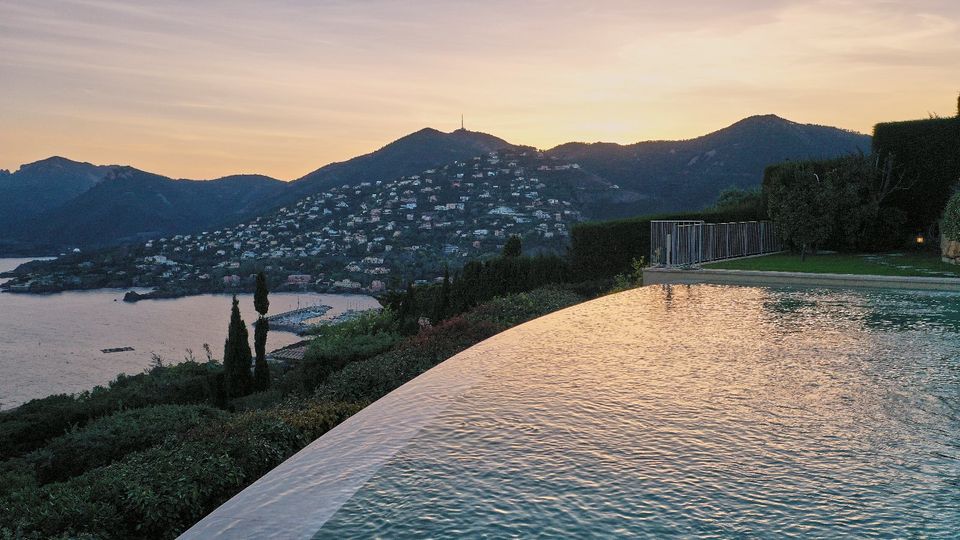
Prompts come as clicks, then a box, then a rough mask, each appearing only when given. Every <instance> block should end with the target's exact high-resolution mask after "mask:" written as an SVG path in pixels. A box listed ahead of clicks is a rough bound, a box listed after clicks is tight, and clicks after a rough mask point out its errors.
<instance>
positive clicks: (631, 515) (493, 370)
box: [215, 285, 960, 538]
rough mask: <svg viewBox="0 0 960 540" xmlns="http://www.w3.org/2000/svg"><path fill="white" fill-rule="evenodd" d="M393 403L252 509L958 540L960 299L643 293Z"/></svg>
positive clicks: (477, 523) (454, 371) (278, 478)
mask: <svg viewBox="0 0 960 540" xmlns="http://www.w3.org/2000/svg"><path fill="white" fill-rule="evenodd" d="M443 388H455V390H447V391H446V392H447V393H448V394H449V395H447V396H446V397H444V398H442V400H441V401H442V406H438V405H437V404H436V403H433V402H431V401H430V400H429V399H428V398H430V396H435V395H436V394H438V393H442V392H443V390H441V389H443ZM395 394H396V395H394V394H391V396H388V397H387V398H385V399H384V400H381V401H385V402H390V400H397V401H393V402H392V403H393V405H391V406H390V407H387V408H384V407H378V405H379V404H380V402H378V403H377V404H374V405H373V406H371V407H369V408H368V409H367V410H365V411H363V412H361V413H360V414H358V415H357V416H355V417H354V418H352V419H351V420H349V421H348V422H346V423H344V424H343V425H341V426H339V427H338V428H337V430H334V431H333V432H331V433H330V434H328V435H333V436H332V437H331V438H330V439H329V442H325V441H324V439H325V438H326V437H327V436H325V437H322V438H321V439H319V440H318V441H316V442H315V443H314V444H313V445H311V446H310V447H308V448H307V449H305V450H304V451H303V452H301V453H300V454H298V455H297V456H295V458H293V459H292V460H291V465H290V466H289V467H287V468H284V466H281V467H280V468H278V469H277V470H276V471H274V472H273V473H270V475H268V477H270V476H271V475H274V476H273V477H272V478H270V479H268V481H267V482H266V483H260V482H258V483H257V484H254V485H253V486H252V487H251V488H249V489H248V490H247V491H245V492H244V493H243V494H241V495H240V496H239V497H240V498H243V497H245V499H241V500H242V501H243V507H244V508H245V509H246V510H247V511H250V512H253V513H254V514H256V512H257V511H258V509H259V510H262V511H263V512H264V513H265V514H269V515H270V516H272V517H270V518H269V519H273V520H275V521H277V523H278V524H280V525H278V526H282V523H283V522H284V520H286V523H288V524H290V523H292V522H293V521H297V522H298V523H309V527H308V528H307V529H304V531H303V532H308V533H309V534H308V535H307V536H310V535H312V536H313V537H315V538H353V537H362V538H367V537H383V538H426V537H433V538H441V537H444V538H445V537H489V538H501V537H531V536H537V537H557V538H559V537H588V536H589V537H657V538H661V537H678V536H679V537H700V538H741V537H743V538H745V537H778V538H790V537H795V538H809V537H821V538H837V537H883V538H909V537H916V538H956V537H957V536H958V535H960V295H957V294H953V293H934V292H931V293H924V292H890V291H842V290H813V291H810V290H802V291H801V290H786V289H783V290H778V289H764V288H747V287H721V286H711V285H693V286H656V287H645V288H642V289H637V290H633V291H628V292H624V293H621V294H617V295H611V296H607V297H604V298H601V299H598V300H595V301H592V302H589V303H586V304H582V305H579V306H575V307H573V308H570V309H567V310H564V311H561V312H558V313H555V314H552V315H549V316H547V317H544V318H541V319H538V320H536V321H533V322H531V323H528V324H525V325H522V326H519V327H517V328H514V329H512V330H510V331H507V332H505V333H503V334H500V335H498V336H496V337H494V338H492V339H490V340H487V341H485V342H483V343H481V344H479V345H477V346H476V347H473V348H471V349H469V350H467V351H465V352H464V353H461V354H460V355H458V356H456V357H454V358H453V359H450V360H448V361H447V362H445V363H444V364H441V366H439V367H438V368H435V369H434V370H431V371H430V372H428V373H426V374H424V375H423V376H421V377H420V378H418V379H417V380H415V381H413V382H412V383H411V384H410V385H408V386H405V387H404V388H401V389H400V390H398V391H397V392H396V393H395ZM418 403H421V404H422V405H419V407H420V408H422V409H423V410H429V411H428V412H426V413H424V412H423V410H420V411H418V405H417V404H418ZM404 404H405V405H404ZM364 415H366V416H365V417H364ZM407 418H417V419H416V420H411V422H413V423H414V424H415V425H416V428H415V429H408V428H406V427H405V419H407ZM354 421H356V423H353V424H351V423H352V422H354ZM338 432H339V433H338ZM347 435H350V436H353V437H356V438H355V439H354V440H353V442H349V443H348V442H345V439H339V440H338V439H337V437H341V438H342V437H345V436H347ZM333 443H336V444H333ZM379 445H386V446H391V449H390V450H389V451H387V452H380V453H379V454H378V457H377V458H375V459H373V461H372V462H373V463H375V465H373V466H371V465H370V463H371V462H366V464H364V465H359V464H360V463H363V461H364V460H363V457H362V456H363V455H365V454H369V451H368V450H364V449H370V448H376V447H378V446H379ZM352 452H356V456H357V457H356V458H352V457H351V458H349V459H344V455H347V456H350V455H352V454H351V453H352ZM374 453H376V452H374ZM297 460H299V462H298V461H297ZM297 463H300V465H297ZM353 463H357V464H358V468H363V467H366V469H365V470H364V472H363V473H362V474H357V475H356V478H354V480H353V482H354V483H353V487H351V488H350V489H345V488H344V486H345V485H347V484H343V483H340V484H337V482H336V481H333V482H332V483H326V482H327V480H325V479H323V478H321V477H320V476H311V474H312V473H310V472H309V471H311V470H326V473H324V474H327V475H328V476H336V477H339V478H340V480H343V478H345V477H347V476H350V474H351V472H350V469H351V467H352V465H351V464H353ZM285 465H286V464H285ZM325 467H326V469H325ZM275 473H276V474H275ZM298 482H300V483H302V484H305V485H303V486H298V485H297V483H298ZM258 484H259V485H260V487H258ZM271 486H273V489H274V491H273V492H270V487H271ZM258 490H259V491H258ZM284 498H286V503H284ZM258 501H260V502H258ZM229 504H230V503H228V506H229ZM305 508H306V509H307V510H304V509H305ZM310 508H316V512H315V515H311V514H312V513H313V512H312V511H311V510H309V509H310ZM285 511H288V512H290V513H289V514H287V515H286V516H285V515H284V512H285ZM215 514H216V513H215ZM251 519H252V518H251ZM311 519H313V521H311Z"/></svg>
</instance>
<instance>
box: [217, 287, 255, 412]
mask: <svg viewBox="0 0 960 540" xmlns="http://www.w3.org/2000/svg"><path fill="white" fill-rule="evenodd" d="M252 360H253V358H252V355H251V354H250V341H249V334H248V332H247V325H246V323H244V322H243V319H242V318H241V317H240V302H239V301H237V296H236V295H234V296H233V307H232V308H231V309H230V326H229V327H228V329H227V340H226V342H225V343H224V345H223V374H224V381H223V382H224V389H225V393H226V395H227V397H228V398H234V397H239V396H243V395H246V394H247V393H249V391H250V364H251V363H252Z"/></svg>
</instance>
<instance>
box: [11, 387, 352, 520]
mask: <svg viewBox="0 0 960 540" xmlns="http://www.w3.org/2000/svg"><path fill="white" fill-rule="evenodd" d="M299 407H300V409H299V410H286V409H279V408H278V409H275V410H268V411H258V412H252V413H245V414H241V415H238V416H236V417H234V418H232V419H231V420H229V421H227V422H222V423H217V424H211V425H208V426H207V427H204V428H200V429H196V430H193V431H191V432H190V433H188V434H186V435H185V436H184V438H183V439H181V440H174V439H170V440H167V441H166V442H164V443H162V444H161V445H159V446H156V447H154V448H151V449H149V450H145V451H143V452H136V453H133V454H130V455H128V456H126V457H125V458H124V459H122V460H121V461H119V462H116V463H114V464H111V465H108V466H106V467H102V468H99V469H96V470H93V471H89V472H87V473H85V474H83V475H80V476H77V477H74V478H71V479H70V480H68V481H66V482H62V483H54V484H49V485H47V486H43V487H41V488H39V489H35V490H21V491H17V492H15V493H13V494H11V495H9V496H8V497H6V498H4V499H2V500H0V523H3V524H4V525H5V526H7V527H9V529H8V532H12V531H14V530H16V531H18V535H22V536H25V537H44V538H45V537H51V536H57V535H62V536H70V537H74V536H79V535H84V534H87V535H93V536H96V537H100V538H174V537H176V536H177V535H178V534H179V533H181V532H182V531H183V530H185V529H186V528H187V527H189V526H190V525H192V524H193V523H195V522H196V521H197V520H199V519H200V518H202V517H203V516H204V515H206V514H207V513H209V512H210V511H212V510H213V509H214V508H216V507H217V506H218V505H220V504H221V503H223V502H224V501H225V500H226V499H228V498H229V497H231V496H233V495H234V494H236V493H237V492H239V491H240V490H241V489H243V488H244V487H246V486H247V485H249V484H250V483H251V482H253V481H254V480H256V479H257V478H259V477H260V476H262V475H263V474H264V473H266V472H267V471H269V470H270V469H272V468H273V467H275V466H276V465H278V464H279V463H280V462H282V461H283V460H284V459H286V458H288V457H289V456H291V455H292V454H293V453H294V452H296V451H298V450H299V449H301V448H302V447H303V446H305V445H306V444H307V443H308V442H310V441H311V440H313V438H315V437H317V436H319V435H321V434H323V433H324V432H326V431H327V430H329V429H330V428H332V427H333V426H335V425H337V424H338V423H340V422H342V421H343V420H345V419H346V418H348V417H349V416H351V415H352V414H354V413H356V412H357V411H358V410H359V409H360V406H359V405H355V404H349V403H307V404H300V405H299Z"/></svg>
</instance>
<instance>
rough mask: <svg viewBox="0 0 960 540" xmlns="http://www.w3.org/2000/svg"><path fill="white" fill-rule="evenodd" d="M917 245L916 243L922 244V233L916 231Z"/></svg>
mask: <svg viewBox="0 0 960 540" xmlns="http://www.w3.org/2000/svg"><path fill="white" fill-rule="evenodd" d="M917 245H918V246H920V245H923V234H922V233H917Z"/></svg>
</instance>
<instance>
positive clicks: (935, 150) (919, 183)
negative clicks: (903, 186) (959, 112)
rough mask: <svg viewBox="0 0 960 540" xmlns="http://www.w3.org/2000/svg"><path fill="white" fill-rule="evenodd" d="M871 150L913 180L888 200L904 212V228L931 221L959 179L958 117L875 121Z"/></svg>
mask: <svg viewBox="0 0 960 540" xmlns="http://www.w3.org/2000/svg"><path fill="white" fill-rule="evenodd" d="M873 150H874V152H875V153H876V154H878V155H880V156H881V157H884V158H886V157H888V156H893V159H894V163H895V165H896V167H897V171H896V172H897V174H902V175H904V177H906V178H907V179H910V180H911V181H915V183H914V184H913V186H912V187H911V188H910V189H909V190H906V191H901V192H898V193H894V194H893V195H892V196H891V197H890V201H889V204H890V206H892V207H894V208H898V209H900V210H902V211H904V212H905V213H906V216H907V225H908V226H909V227H910V228H911V229H912V230H911V231H908V232H911V233H912V232H916V231H918V230H925V229H926V227H928V226H929V225H931V224H932V223H935V222H936V221H937V220H938V219H939V218H940V213H941V211H942V210H943V208H944V206H945V205H946V203H947V200H948V199H949V198H950V195H951V193H952V190H953V188H954V186H955V185H956V184H957V182H958V180H960V118H932V119H929V120H913V121H909V122H887V123H882V124H877V125H876V127H874V131H873Z"/></svg>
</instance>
